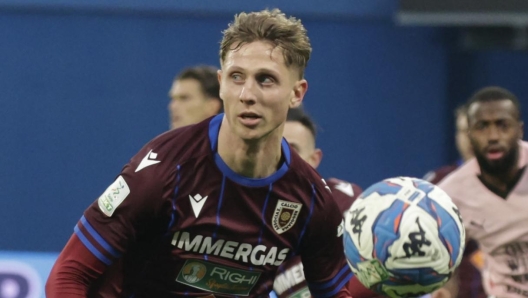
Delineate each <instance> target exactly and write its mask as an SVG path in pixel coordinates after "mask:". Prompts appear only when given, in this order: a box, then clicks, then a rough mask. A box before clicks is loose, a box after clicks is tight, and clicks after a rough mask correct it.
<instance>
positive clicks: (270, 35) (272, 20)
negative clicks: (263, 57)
mask: <svg viewBox="0 0 528 298" xmlns="http://www.w3.org/2000/svg"><path fill="white" fill-rule="evenodd" d="M222 33H223V34H224V36H223V38H222V41H221V43H220V62H221V63H223V62H224V60H225V57H226V55H227V53H228V52H229V51H231V50H236V49H238V48H240V47H241V46H243V45H244V44H247V43H252V42H254V41H265V42H269V43H271V44H272V45H273V46H274V47H278V48H280V49H282V54H283V57H284V61H285V63H286V66H287V67H290V66H293V67H295V68H297V69H298V70H299V74H300V78H302V77H303V76H304V69H305V68H306V65H307V64H308V60H310V54H311V52H312V46H311V45H310V40H309V38H308V35H307V34H306V29H305V28H304V26H303V24H302V23H301V20H298V19H296V18H294V17H286V15H285V14H284V13H283V12H281V11H280V10H279V9H273V10H267V9H266V10H262V11H259V12H250V13H245V12H242V13H239V14H237V15H235V19H234V21H233V22H232V23H230V24H229V26H228V28H227V29H226V30H224V31H223V32H222Z"/></svg>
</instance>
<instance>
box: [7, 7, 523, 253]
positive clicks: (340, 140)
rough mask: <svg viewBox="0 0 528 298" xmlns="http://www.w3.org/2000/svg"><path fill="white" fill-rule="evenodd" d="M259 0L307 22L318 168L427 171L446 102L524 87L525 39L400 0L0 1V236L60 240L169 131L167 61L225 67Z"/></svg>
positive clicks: (173, 68) (448, 143) (34, 247)
mask: <svg viewBox="0 0 528 298" xmlns="http://www.w3.org/2000/svg"><path fill="white" fill-rule="evenodd" d="M329 3H331V4H329ZM266 7H279V8H281V9H282V10H283V11H285V12H286V13H288V14H293V15H295V16H298V17H300V18H302V20H303V22H304V24H305V26H306V28H307V29H308V31H309V35H310V38H311V40H312V44H313V56H312V59H311V61H310V63H309V66H308V69H307V71H306V77H307V79H308V81H309V91H308V93H307V96H306V98H305V105H306V108H307V109H308V111H309V112H310V113H311V114H312V115H313V116H314V118H315V119H316V120H317V122H318V125H319V138H318V144H319V146H320V147H321V148H322V149H323V151H324V152H325V155H324V159H323V163H322V165H321V167H320V168H319V170H320V172H321V173H322V175H323V176H325V177H329V176H334V177H339V178H341V179H345V180H349V181H354V182H356V183H358V184H359V185H361V186H363V187H367V186H368V185H370V184H372V183H374V182H376V181H378V180H381V179H383V178H386V177H390V176H396V175H410V176H418V177H420V176H422V175H423V174H424V173H425V172H427V171H428V170H430V169H432V168H435V167H438V166H441V165H443V164H446V163H450V162H452V161H454V160H455V159H456V158H457V156H456V152H455V149H454V144H453V133H454V128H453V117H452V110H453V109H454V108H455V106H456V105H457V104H459V103H461V102H463V101H464V100H465V99H466V98H467V97H468V96H469V95H470V94H471V93H472V92H473V91H474V90H476V89H478V88H480V87H482V86H485V85H490V84H493V85H501V86H503V87H506V88H509V89H511V90H512V91H513V92H514V93H516V94H517V95H518V96H519V97H520V98H521V100H522V101H523V102H524V100H523V99H524V98H527V97H528V84H526V82H525V79H524V78H525V77H526V69H528V55H527V54H526V53H524V52H515V51H508V50H494V51H464V50H462V49H460V47H458V46H457V39H456V34H455V30H454V29H452V28H447V27H441V28H433V27H403V26H398V25H396V24H395V22H394V14H395V12H396V9H397V2H396V1H393V0H369V1H349V0H333V1H324V0H304V1H301V0H290V1H278V0H270V1H267V2H266V3H261V4H259V2H257V1H243V0H230V1H214V0H202V1H194V0H179V1H169V0H150V1H139V0H128V1H125V0H114V1H104V0H98V1H96V0H92V1H89V0H77V1H68V0H48V1H45V0H40V1H39V0H12V1H9V0H0V119H2V125H0V136H1V138H0V142H1V144H0V198H1V199H2V208H0V250H4V251H14V250H16V251H41V252H58V251H59V250H60V249H61V248H62V246H63V245H64V244H65V242H66V241H67V239H68V237H69V236H70V235H71V233H72V231H73V226H74V225H75V223H76V221H77V220H78V219H79V217H80V216H81V213H82V211H83V210H84V209H85V208H86V206H88V205H89V204H90V203H91V202H92V201H93V200H94V199H95V198H97V197H98V196H99V194H100V193H101V192H102V191H103V190H104V189H105V188H106V187H107V185H108V184H109V183H111V182H112V181H113V179H114V177H115V175H116V174H118V173H119V171H120V170H121V167H122V166H123V165H124V164H125V163H126V162H127V161H128V160H129V158H130V157H131V156H132V155H134V154H135V153H136V152H137V150H139V149H140V147H141V146H142V145H143V144H144V143H145V142H147V141H148V140H150V139H151V138H152V137H154V136H155V135H157V134H159V133H162V132H164V131H165V130H167V128H168V117H167V109H166V106H167V103H168V97H167V92H168V90H169V88H170V85H171V81H172V79H173V77H174V75H175V74H176V73H177V72H178V71H180V70H181V69H182V68H183V67H186V66H191V65H194V64H199V63H206V64H214V65H218V48H219V41H220V39H221V31H222V30H223V29H225V28H226V27H227V24H228V22H229V21H230V20H231V19H232V16H233V14H234V13H235V12H238V11H242V10H257V9H262V8H266ZM527 107H528V104H525V107H524V112H525V114H526V111H527V110H526V108H527Z"/></svg>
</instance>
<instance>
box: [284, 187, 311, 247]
mask: <svg viewBox="0 0 528 298" xmlns="http://www.w3.org/2000/svg"><path fill="white" fill-rule="evenodd" d="M315 197H316V193H315V185H314V184H312V198H311V199H310V212H309V213H308V216H307V217H306V221H305V222H304V227H303V228H302V230H301V234H299V241H298V242H297V247H296V248H295V251H296V252H297V253H298V252H299V248H300V246H301V242H302V238H303V237H304V233H305V232H306V228H307V227H308V224H309V223H310V220H311V219H312V214H313V210H314V206H315ZM292 253H293V252H292ZM297 253H296V254H297ZM290 255H292V254H290Z"/></svg>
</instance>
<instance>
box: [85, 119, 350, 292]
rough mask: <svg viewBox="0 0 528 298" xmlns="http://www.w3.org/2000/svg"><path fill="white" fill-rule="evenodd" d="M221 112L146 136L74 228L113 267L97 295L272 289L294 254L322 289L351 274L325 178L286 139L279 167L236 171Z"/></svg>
mask: <svg viewBox="0 0 528 298" xmlns="http://www.w3.org/2000/svg"><path fill="white" fill-rule="evenodd" d="M222 118H223V114H220V115H217V116H215V117H213V118H211V119H208V120H206V121H204V122H202V123H199V124H197V125H193V126H188V127H184V128H181V129H177V130H173V131H169V132H166V133H164V134H162V135H161V136H159V137H157V138H155V139H154V140H152V141H151V142H149V143H148V144H147V145H146V146H145V147H143V148H142V149H141V151H140V152H139V153H138V154H137V155H136V156H134V157H133V158H132V159H131V161H130V162H129V163H128V164H127V165H126V166H125V167H124V168H123V170H122V172H121V174H120V175H119V176H118V178H117V179H116V181H115V182H114V183H113V184H112V185H111V186H110V187H109V188H108V189H107V190H106V191H105V192H104V193H103V195H101V197H100V198H99V199H98V200H97V201H95V202H94V204H92V206H90V207H89V208H88V209H87V210H86V211H85V213H84V216H83V217H82V218H81V220H80V221H79V223H78V224H77V226H76V227H75V234H76V235H77V237H78V238H79V239H80V240H81V241H82V243H83V244H84V245H85V246H86V247H87V248H88V250H89V251H90V252H91V253H92V254H93V255H94V256H96V257H97V258H98V259H99V260H100V261H102V262H104V263H105V264H107V265H108V266H109V268H107V270H106V271H105V273H104V275H103V276H102V277H101V278H99V280H98V281H97V282H96V283H95V284H93V285H92V288H91V289H90V292H91V293H94V294H93V295H94V296H97V297H99V296H103V297H114V296H118V295H119V296H123V297H124V296H126V297H129V296H130V295H133V297H136V298H139V297H180V296H204V295H209V294H214V295H215V296H217V297H225V296H267V295H268V293H269V292H270V291H271V290H272V285H273V280H274V278H275V274H276V272H277V268H278V267H279V266H280V265H281V264H282V263H283V262H284V261H286V260H288V259H290V258H291V257H292V256H294V255H300V256H301V258H302V260H303V264H304V273H305V276H306V280H307V281H308V285H309V286H310V289H311V290H312V293H313V294H314V295H315V296H318V295H320V296H324V297H330V296H335V295H337V294H342V292H340V290H341V289H342V288H343V285H344V284H345V283H346V282H347V281H348V280H349V279H350V277H351V272H350V271H349V269H348V266H347V264H346V261H345V259H344V256H343V246H342V243H341V239H340V238H339V237H337V231H338V226H339V224H340V222H341V212H340V211H339V208H338V206H337V205H336V203H335V201H334V200H333V199H332V195H331V193H330V191H329V189H328V186H327V185H326V184H325V182H324V180H322V179H321V177H320V176H319V175H318V174H317V172H316V171H315V170H314V169H312V168H311V167H310V166H309V165H308V164H307V163H305V162H304V161H303V160H302V159H301V158H300V157H299V156H298V155H297V154H296V153H295V152H292V151H291V150H290V148H289V146H288V144H287V143H286V141H284V140H283V142H282V158H283V162H282V165H281V167H280V168H279V169H278V170H277V172H275V173H274V174H273V175H271V176H269V177H266V178H262V179H251V178H247V177H243V176H240V175H238V174H237V173H235V172H234V171H232V170H231V169H230V168H229V167H228V166H227V165H226V164H225V163H224V161H223V160H222V159H221V157H220V156H219V155H218V153H217V152H216V149H217V142H218V132H219V129H220V125H221V122H222ZM344 291H346V290H344Z"/></svg>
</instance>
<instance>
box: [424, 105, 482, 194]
mask: <svg viewBox="0 0 528 298" xmlns="http://www.w3.org/2000/svg"><path fill="white" fill-rule="evenodd" d="M455 121H456V123H455V125H456V133H455V144H456V147H457V151H458V154H459V156H460V158H459V160H457V161H456V162H455V163H453V164H450V165H446V166H443V167H440V168H438V169H436V170H434V171H430V172H428V173H427V174H425V176H424V177H423V179H424V180H426V181H429V182H431V183H433V184H438V182H440V181H441V180H442V179H444V178H445V177H446V176H447V175H448V174H449V173H451V172H453V171H454V170H456V169H457V168H458V167H459V166H460V165H462V164H463V163H464V162H466V161H467V160H469V159H470V158H472V157H473V149H472V148H471V144H470V142H469V138H468V135H467V129H468V122H467V107H466V105H461V106H459V107H458V108H456V110H455Z"/></svg>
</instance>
